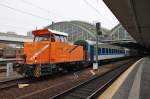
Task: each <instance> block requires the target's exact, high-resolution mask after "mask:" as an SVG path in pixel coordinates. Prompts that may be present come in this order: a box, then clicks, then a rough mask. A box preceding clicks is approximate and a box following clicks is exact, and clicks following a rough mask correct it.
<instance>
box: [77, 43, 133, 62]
mask: <svg viewBox="0 0 150 99" xmlns="http://www.w3.org/2000/svg"><path fill="white" fill-rule="evenodd" d="M75 44H77V45H82V46H84V49H85V50H86V55H87V60H88V61H91V62H93V61H95V60H96V53H95V52H96V51H95V50H96V42H95V41H89V40H86V41H84V40H79V41H77V42H75ZM129 51H130V50H129V49H127V48H124V47H119V46H114V45H110V44H107V43H99V44H98V60H106V59H115V58H122V57H125V56H129V55H130V53H129Z"/></svg>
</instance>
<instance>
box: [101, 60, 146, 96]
mask: <svg viewBox="0 0 150 99" xmlns="http://www.w3.org/2000/svg"><path fill="white" fill-rule="evenodd" d="M142 59H143V58H142ZM142 59H140V60H138V61H137V62H136V63H134V64H133V65H132V66H131V67H129V69H128V70H126V71H125V72H124V73H123V74H122V75H121V76H120V77H119V78H117V80H116V81H115V82H114V83H113V84H112V85H111V86H110V87H108V89H107V90H106V91H105V92H104V93H103V94H102V95H101V96H100V97H99V98H98V99H112V97H113V96H114V95H115V93H116V92H117V90H118V89H119V88H120V87H121V85H122V84H123V82H124V81H125V79H126V78H127V77H128V75H129V74H130V72H131V71H132V70H133V69H134V68H135V66H136V65H137V64H139V63H140V62H141V61H142Z"/></svg>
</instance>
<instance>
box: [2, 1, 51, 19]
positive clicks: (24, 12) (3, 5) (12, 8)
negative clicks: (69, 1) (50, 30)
mask: <svg viewBox="0 0 150 99" xmlns="http://www.w3.org/2000/svg"><path fill="white" fill-rule="evenodd" d="M0 6H2V7H5V8H8V9H11V10H14V11H16V12H19V13H22V14H26V15H30V16H33V17H36V18H40V19H42V20H46V21H50V19H48V18H45V17H42V16H39V15H36V14H33V13H30V12H26V11H23V10H20V9H17V8H14V7H11V6H8V5H6V4H1V3H0Z"/></svg>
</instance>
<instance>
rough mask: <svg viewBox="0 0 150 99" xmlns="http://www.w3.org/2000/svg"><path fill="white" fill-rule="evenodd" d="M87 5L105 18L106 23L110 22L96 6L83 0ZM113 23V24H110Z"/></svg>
mask: <svg viewBox="0 0 150 99" xmlns="http://www.w3.org/2000/svg"><path fill="white" fill-rule="evenodd" d="M83 1H84V2H85V4H87V6H89V7H90V8H91V9H93V10H94V11H95V12H96V13H98V14H99V15H100V16H101V17H103V18H105V19H106V21H107V23H109V24H112V22H111V21H110V20H109V19H108V18H106V17H105V16H104V15H103V14H102V13H101V12H100V11H99V10H98V9H97V8H95V7H94V6H93V5H92V4H90V3H89V2H88V1H87V0H83ZM112 25H113V24H112Z"/></svg>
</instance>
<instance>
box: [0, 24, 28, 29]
mask: <svg viewBox="0 0 150 99" xmlns="http://www.w3.org/2000/svg"><path fill="white" fill-rule="evenodd" d="M0 27H12V28H18V29H29V27H20V26H16V25H8V24H0Z"/></svg>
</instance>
